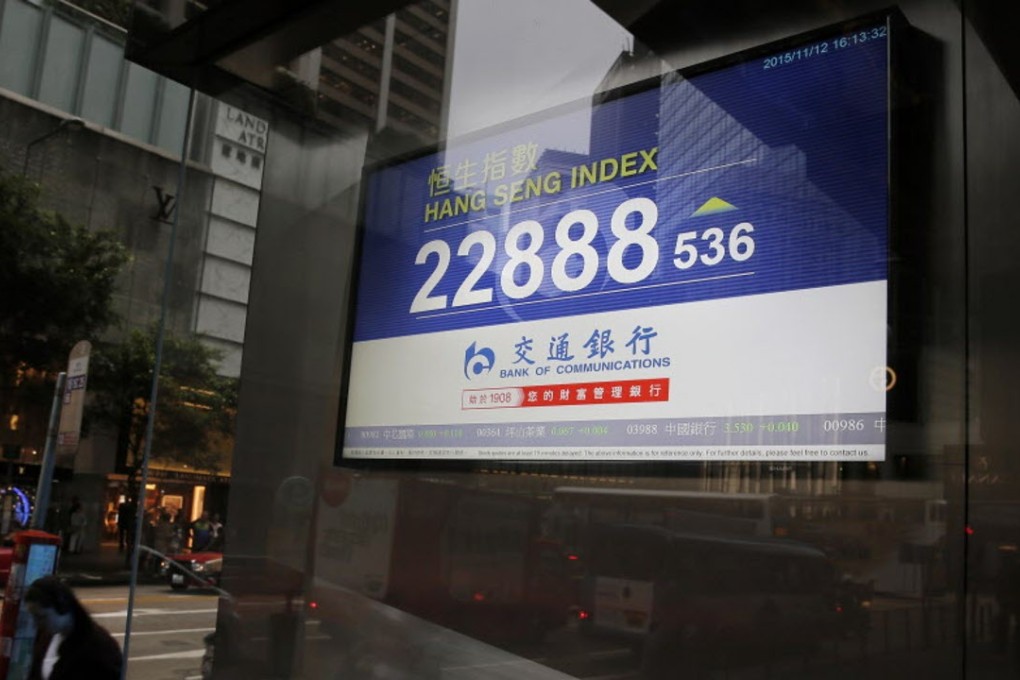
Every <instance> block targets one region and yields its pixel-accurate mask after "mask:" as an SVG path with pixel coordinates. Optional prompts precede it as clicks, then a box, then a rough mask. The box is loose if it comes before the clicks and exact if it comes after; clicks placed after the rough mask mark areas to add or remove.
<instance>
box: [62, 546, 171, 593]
mask: <svg viewBox="0 0 1020 680" xmlns="http://www.w3.org/2000/svg"><path fill="white" fill-rule="evenodd" d="M143 556H144V555H143ZM57 575H58V576H60V577H61V578H63V579H65V580H66V581H67V583H68V584H69V585H71V586H74V587H80V586H90V585H95V586H112V585H125V586H126V585H128V584H129V583H130V582H131V553H129V552H120V551H119V550H118V549H117V544H116V543H102V544H100V546H99V548H98V550H97V549H92V550H90V551H86V552H83V553H81V554H78V555H72V554H70V553H67V552H62V553H61V555H60V564H58V565H57ZM138 582H139V583H158V582H160V579H159V578H158V577H156V576H152V575H151V574H145V573H143V570H142V568H141V567H140V568H139V574H138Z"/></svg>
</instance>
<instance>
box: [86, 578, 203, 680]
mask: <svg viewBox="0 0 1020 680" xmlns="http://www.w3.org/2000/svg"><path fill="white" fill-rule="evenodd" d="M76 593H77V595H78V598H79V599H80V600H81V602H82V604H84V605H85V608H86V609H88V610H89V611H90V612H91V613H92V615H93V617H95V619H96V621H97V622H98V623H99V624H100V625H102V626H103V627H105V628H106V629H107V630H108V631H110V633H112V634H113V636H114V638H115V639H116V640H117V641H118V642H120V643H121V644H123V643H124V627H125V623H126V615H127V603H128V589H127V587H126V586H98V587H90V588H79V589H77V591H76ZM217 603H218V598H217V597H216V595H214V594H212V593H207V592H203V591H187V592H185V593H175V592H173V591H171V590H170V588H169V587H167V586H162V585H159V586H139V587H138V591H137V593H136V595H135V609H134V620H133V622H132V624H131V650H130V654H131V658H130V659H129V660H128V678H129V680H188V679H194V680H197V679H198V678H200V677H201V673H200V668H201V663H202V654H203V652H204V651H205V645H204V643H203V638H204V637H205V636H206V635H207V634H209V633H211V632H213V630H214V628H215V626H216V608H217Z"/></svg>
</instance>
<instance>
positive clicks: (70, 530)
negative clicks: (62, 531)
mask: <svg viewBox="0 0 1020 680" xmlns="http://www.w3.org/2000/svg"><path fill="white" fill-rule="evenodd" d="M87 524H88V519H87V518H86V517H85V509H84V508H83V507H82V504H81V502H79V501H77V500H76V501H75V502H74V505H72V506H71V516H70V518H68V527H67V552H69V553H71V554H72V555H79V554H81V551H82V546H83V543H84V542H85V525H87Z"/></svg>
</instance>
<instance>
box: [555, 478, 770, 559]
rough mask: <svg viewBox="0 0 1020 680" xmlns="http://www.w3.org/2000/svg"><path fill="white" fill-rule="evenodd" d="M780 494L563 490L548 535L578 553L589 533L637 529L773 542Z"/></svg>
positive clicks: (570, 487)
mask: <svg viewBox="0 0 1020 680" xmlns="http://www.w3.org/2000/svg"><path fill="white" fill-rule="evenodd" d="M779 499H780V497H779V496H778V495H777V494H756V493H711V492H702V491H668V490H658V489H612V488H610V489H603V488H595V487H574V486H561V487H559V488H557V489H556V490H555V491H554V493H553V505H552V508H551V510H550V512H549V514H548V523H549V525H550V527H549V530H550V531H551V533H553V535H555V536H557V537H559V538H561V539H562V540H563V541H564V543H565V544H566V545H571V546H572V547H574V548H579V547H581V545H582V541H583V539H584V531H585V528H586V527H587V526H589V525H594V524H605V523H624V522H626V523H635V524H647V525H652V526H659V527H663V528H666V529H671V530H674V531H683V532H688V533H706V534H718V535H726V536H758V537H762V538H764V537H770V536H774V535H776V534H777V533H781V531H780V532H777V526H776V521H777V519H779V517H777V512H776V510H777V508H778V507H780V506H779V505H778V501H779Z"/></svg>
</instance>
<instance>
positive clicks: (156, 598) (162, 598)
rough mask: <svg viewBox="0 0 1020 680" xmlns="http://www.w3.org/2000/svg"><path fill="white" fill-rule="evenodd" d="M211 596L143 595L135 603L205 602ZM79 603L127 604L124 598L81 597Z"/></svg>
mask: <svg viewBox="0 0 1020 680" xmlns="http://www.w3.org/2000/svg"><path fill="white" fill-rule="evenodd" d="M210 597H212V595H143V596H141V597H136V598H135V602H178V601H180V600H207V599H209V598H210ZM78 601H79V602H82V603H87V604H102V603H109V602H127V601H128V599H127V598H126V597H82V598H79V599H78Z"/></svg>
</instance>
